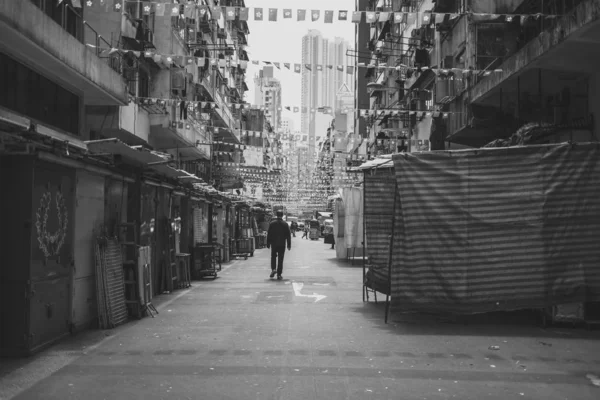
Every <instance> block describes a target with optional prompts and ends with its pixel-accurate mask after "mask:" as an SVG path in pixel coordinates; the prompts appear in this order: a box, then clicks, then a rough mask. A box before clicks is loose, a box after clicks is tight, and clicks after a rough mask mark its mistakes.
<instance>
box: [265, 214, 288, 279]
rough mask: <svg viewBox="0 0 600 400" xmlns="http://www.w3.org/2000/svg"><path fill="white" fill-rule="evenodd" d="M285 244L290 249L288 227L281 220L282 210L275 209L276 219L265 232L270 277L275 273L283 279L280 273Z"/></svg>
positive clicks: (278, 277)
mask: <svg viewBox="0 0 600 400" xmlns="http://www.w3.org/2000/svg"><path fill="white" fill-rule="evenodd" d="M286 244H287V249H288V250H291V249H292V236H291V233H290V227H289V225H288V224H287V222H285V221H284V220H283V211H277V219H276V220H275V221H273V222H271V225H269V231H268V232H267V248H268V249H269V248H270V249H271V278H273V277H274V276H275V273H277V279H279V280H281V279H283V278H282V277H281V273H282V272H283V256H284V254H285V248H286Z"/></svg>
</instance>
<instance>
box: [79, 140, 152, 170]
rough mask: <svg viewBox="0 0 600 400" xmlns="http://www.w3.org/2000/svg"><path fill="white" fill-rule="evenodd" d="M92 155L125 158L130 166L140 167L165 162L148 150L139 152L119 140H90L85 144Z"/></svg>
mask: <svg viewBox="0 0 600 400" xmlns="http://www.w3.org/2000/svg"><path fill="white" fill-rule="evenodd" d="M85 144H86V145H87V147H88V150H89V151H90V153H92V154H94V153H96V154H114V155H120V156H121V157H123V160H124V161H125V162H127V163H129V164H134V165H138V166H143V165H147V164H150V163H153V162H159V161H163V158H162V157H160V156H157V155H155V154H152V153H151V152H150V151H147V150H137V149H134V148H133V147H131V146H128V145H127V144H125V143H123V142H122V141H120V140H119V139H117V138H111V139H100V140H89V141H87V142H85Z"/></svg>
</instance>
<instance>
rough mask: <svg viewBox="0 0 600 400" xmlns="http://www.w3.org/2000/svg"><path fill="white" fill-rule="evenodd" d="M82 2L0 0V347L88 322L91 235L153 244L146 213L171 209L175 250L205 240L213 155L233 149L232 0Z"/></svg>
mask: <svg viewBox="0 0 600 400" xmlns="http://www.w3.org/2000/svg"><path fill="white" fill-rule="evenodd" d="M91 4H92V5H91V6H89V5H88V3H87V2H70V1H63V2H59V3H57V2H56V1H55V0H22V1H16V0H9V1H3V2H0V36H1V37H2V39H3V40H2V41H1V43H0V58H1V60H0V69H1V70H2V72H3V74H2V80H1V81H0V164H1V165H2V172H1V173H0V181H1V183H2V187H3V189H4V190H3V191H2V194H1V195H0V203H1V204H2V210H4V211H3V212H2V214H1V217H0V219H1V221H2V223H1V224H0V226H2V230H1V234H2V237H3V240H2V245H1V246H0V254H1V255H2V257H1V260H2V261H1V264H0V285H1V287H2V288H1V290H0V293H1V296H2V304H4V306H2V307H3V308H2V310H1V311H2V312H1V313H0V314H1V315H2V320H1V321H0V326H1V327H2V329H0V354H2V355H4V354H30V353H32V352H35V351H37V350H39V349H41V348H43V347H44V346H47V345H50V344H51V343H53V342H54V341H56V340H58V339H60V338H61V337H63V336H65V335H67V334H69V333H72V332H76V331H79V330H82V329H86V328H88V327H93V326H95V325H96V324H97V323H98V304H97V298H96V284H97V282H96V271H95V264H94V254H95V249H94V243H95V242H96V240H97V238H98V237H99V236H101V235H108V237H114V236H120V232H121V231H120V229H122V228H123V227H128V228H127V229H129V227H133V226H135V227H136V230H137V234H134V232H130V234H129V235H127V237H128V238H129V239H130V240H132V241H133V242H135V243H136V244H137V245H140V246H146V245H148V246H150V247H151V246H155V245H156V244H157V243H158V244H159V245H163V244H164V243H166V242H167V240H168V238H167V237H166V236H164V235H163V234H155V232H156V231H157V230H156V229H153V228H154V227H156V226H157V224H159V223H162V222H164V221H165V220H166V219H168V218H175V217H177V218H179V216H180V217H181V221H184V222H182V223H184V224H186V223H187V224H188V225H185V226H183V228H182V232H183V233H182V235H181V236H180V239H178V241H180V242H181V248H182V249H187V245H188V239H189V242H190V243H191V242H192V241H209V238H210V236H211V235H212V234H211V228H210V227H211V226H212V224H211V223H210V221H209V219H208V215H209V214H210V212H209V211H210V207H211V205H210V204H211V203H212V202H214V203H215V204H216V202H220V201H221V200H220V198H218V197H219V194H218V193H217V190H215V189H214V188H213V183H214V169H215V165H213V162H212V161H213V159H214V157H212V156H213V154H214V152H215V150H217V151H220V152H233V151H234V149H239V148H240V143H241V142H240V140H239V138H240V133H241V118H240V116H241V112H242V108H243V107H242V103H243V94H244V92H245V91H246V90H247V86H246V84H245V81H244V78H245V64H246V63H245V62H246V61H247V60H248V58H247V55H246V53H245V51H244V46H245V44H246V43H247V39H246V35H247V34H248V33H249V30H248V27H247V23H246V22H245V21H241V20H240V19H239V15H237V14H234V15H233V16H229V15H228V14H226V12H227V10H228V7H236V6H238V7H243V6H244V3H243V1H242V0H238V1H220V2H218V4H217V3H216V2H214V1H200V2H197V4H196V3H187V4H185V5H184V4H173V5H172V7H171V6H170V8H171V9H170V10H169V9H168V8H167V9H164V8H163V9H162V11H161V9H160V5H161V4H162V6H163V7H166V3H145V2H144V3H142V2H125V1H115V2H111V3H110V7H109V6H108V3H105V2H98V1H95V2H91ZM175 8H177V9H176V10H175ZM234 10H237V9H235V8H234ZM226 15H228V16H227V17H226ZM209 193H213V194H214V195H210V194H209ZM211 196H213V197H212V198H213V200H210V199H211ZM195 209H198V210H200V209H201V210H202V212H199V213H196V212H195V211H194V213H193V218H196V215H198V216H199V217H198V218H199V219H198V221H195V223H196V222H197V225H198V227H199V228H198V229H196V228H194V229H193V230H194V235H193V236H194V238H189V235H188V233H189V231H191V225H189V224H190V221H191V219H192V210H195ZM188 217H189V218H188ZM24 220H26V221H30V223H29V224H25V225H23V221H24ZM185 221H187V222H185ZM187 228H190V229H189V230H188V229H187ZM196 236H197V237H196ZM23 238H28V239H27V240H23ZM24 254H29V255H30V256H28V257H23V255H24ZM157 254H160V252H159V251H158V250H157ZM127 262H129V260H127ZM128 265H129V264H128ZM132 265H133V264H132ZM15 266H18V268H15ZM123 268H124V269H125V263H124V264H123ZM158 268H159V263H158V262H157V261H153V262H152V264H151V268H150V272H151V274H152V276H153V280H152V284H151V287H150V292H151V293H154V294H156V293H162V286H161V285H162V284H163V282H162V280H161V279H159V275H158ZM138 278H139V275H138ZM138 278H135V279H138ZM139 279H141V278H139ZM144 279H145V278H144ZM126 282H129V278H128V279H127V280H126ZM137 283H138V282H137V281H136V283H135V285H137ZM34 293H35V297H34ZM128 293H129V294H127V293H126V294H125V296H126V297H127V298H126V304H127V313H128V314H129V315H138V316H139V315H140V307H139V306H140V301H141V298H138V297H136V296H138V295H139V294H138V295H131V292H128ZM24 294H25V295H24ZM131 296H133V297H131ZM133 303H136V304H137V305H136V304H133ZM133 310H137V311H133Z"/></svg>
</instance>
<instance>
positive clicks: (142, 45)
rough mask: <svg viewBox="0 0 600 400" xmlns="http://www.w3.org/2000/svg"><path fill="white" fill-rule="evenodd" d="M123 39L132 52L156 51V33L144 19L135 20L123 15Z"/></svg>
mask: <svg viewBox="0 0 600 400" xmlns="http://www.w3.org/2000/svg"><path fill="white" fill-rule="evenodd" d="M121 32H122V38H123V39H124V41H125V42H126V45H127V47H128V48H130V49H131V50H137V51H145V50H149V49H154V48H155V47H154V31H153V30H152V29H151V28H150V26H149V25H148V23H146V22H145V21H144V20H143V19H134V18H132V17H130V16H129V15H127V14H123V19H122V22H121Z"/></svg>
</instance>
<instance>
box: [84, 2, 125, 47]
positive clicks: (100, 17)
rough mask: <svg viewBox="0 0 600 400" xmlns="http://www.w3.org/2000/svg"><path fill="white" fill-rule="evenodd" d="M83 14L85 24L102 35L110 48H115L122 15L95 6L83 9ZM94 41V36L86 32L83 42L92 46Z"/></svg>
mask: <svg viewBox="0 0 600 400" xmlns="http://www.w3.org/2000/svg"><path fill="white" fill-rule="evenodd" d="M84 2H85V1H84ZM83 12H84V14H83V15H84V17H85V20H86V21H87V23H88V24H89V25H90V26H91V27H92V28H93V29H94V30H95V31H96V32H98V33H99V34H100V35H102V37H103V38H104V40H106V41H107V42H108V43H109V44H110V45H111V46H113V47H117V44H118V42H119V37H120V35H121V18H123V15H122V14H121V13H119V12H114V11H113V10H112V9H111V10H109V11H106V9H105V8H103V7H99V6H98V5H97V4H95V5H94V6H92V7H85V9H84V11H83ZM95 40H96V37H95V35H93V34H92V32H91V31H90V30H86V32H85V42H86V43H90V44H94V43H95ZM104 46H106V44H104ZM104 46H103V47H104Z"/></svg>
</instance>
